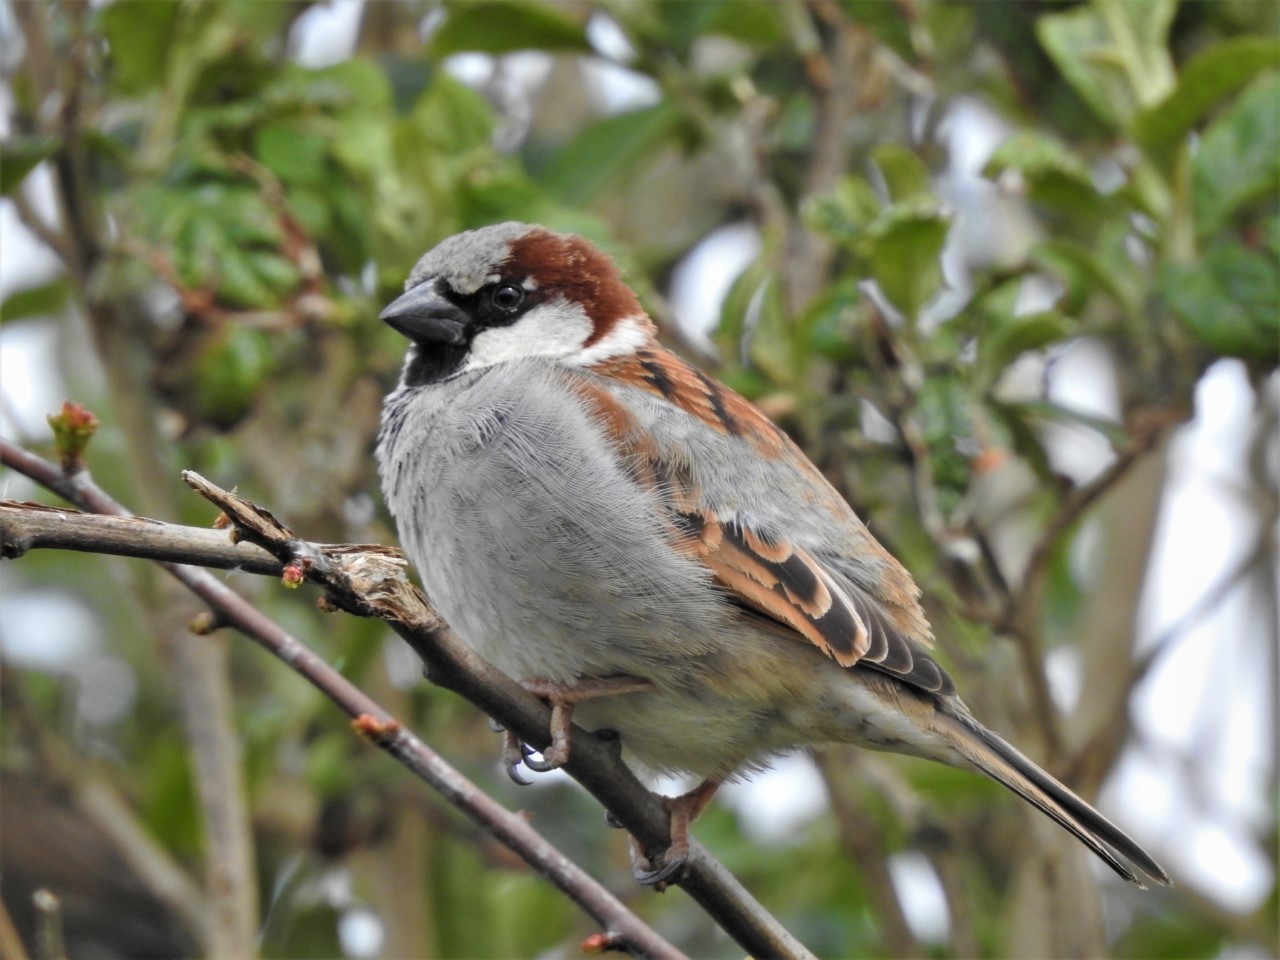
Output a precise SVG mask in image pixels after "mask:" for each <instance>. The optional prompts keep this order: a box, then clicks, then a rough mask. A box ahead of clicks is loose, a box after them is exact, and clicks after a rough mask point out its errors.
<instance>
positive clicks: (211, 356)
mask: <svg viewBox="0 0 1280 960" xmlns="http://www.w3.org/2000/svg"><path fill="white" fill-rule="evenodd" d="M274 367H275V361H274V359H273V356H272V351H271V340H270V338H269V337H268V336H267V335H266V334H265V333H263V332H262V331H261V330H254V329H252V328H249V327H242V326H238V325H235V324H228V325H227V326H226V327H224V328H223V329H222V330H220V331H219V332H218V334H217V335H216V337H215V338H214V339H213V340H212V341H211V342H210V343H209V344H208V345H207V346H206V347H205V349H204V351H203V353H202V354H201V355H200V359H199V361H197V363H196V369H195V386H196V391H195V399H196V405H197V408H198V409H199V412H200V415H201V417H202V418H204V419H206V420H208V421H209V422H211V423H213V424H214V425H216V426H220V427H224V428H226V427H231V426H234V425H235V424H236V423H238V422H239V421H240V419H241V418H243V417H244V415H245V414H246V413H247V412H248V411H249V408H250V407H251V406H252V405H253V401H254V399H255V398H256V397H257V395H258V392H259V391H260V390H261V389H262V388H263V386H265V384H266V381H267V378H268V377H269V376H270V374H271V371H272V370H273V369H274Z"/></svg>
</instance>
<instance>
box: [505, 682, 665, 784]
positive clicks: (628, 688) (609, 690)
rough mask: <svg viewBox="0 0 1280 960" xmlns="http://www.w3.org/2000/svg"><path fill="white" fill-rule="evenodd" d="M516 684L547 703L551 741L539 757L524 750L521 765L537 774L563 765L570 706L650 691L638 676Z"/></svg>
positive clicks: (567, 742) (649, 687) (566, 759)
mask: <svg viewBox="0 0 1280 960" xmlns="http://www.w3.org/2000/svg"><path fill="white" fill-rule="evenodd" d="M520 686H522V687H524V688H525V689H526V690H528V691H529V692H530V693H532V694H533V695H534V696H535V697H537V698H538V699H540V700H545V701H547V703H549V704H550V705H551V743H550V745H549V746H548V747H547V748H546V749H545V750H543V751H541V753H542V759H541V760H534V759H532V758H530V756H529V754H528V753H526V754H525V755H524V757H523V760H524V763H525V766H527V767H529V768H530V769H531V770H536V771H538V772H539V773H545V772H546V771H548V770H555V769H557V768H559V767H563V766H564V765H565V763H566V762H568V760H569V728H570V727H571V726H572V724H573V709H574V707H576V706H577V705H578V704H580V703H584V702H586V701H587V700H597V699H599V698H600V697H615V696H618V695H620V694H624V693H643V692H644V691H646V690H652V689H653V684H652V683H650V682H649V681H648V680H645V679H643V678H641V677H629V676H617V677H584V678H582V679H581V680H578V681H577V682H576V683H560V682H558V681H555V680H545V679H543V678H541V677H534V678H532V679H530V680H524V681H521V683H520Z"/></svg>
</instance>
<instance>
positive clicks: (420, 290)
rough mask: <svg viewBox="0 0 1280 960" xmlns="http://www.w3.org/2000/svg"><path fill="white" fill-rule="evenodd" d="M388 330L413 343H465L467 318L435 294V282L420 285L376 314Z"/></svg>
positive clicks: (447, 301)
mask: <svg viewBox="0 0 1280 960" xmlns="http://www.w3.org/2000/svg"><path fill="white" fill-rule="evenodd" d="M378 319H379V320H385V321H386V322H387V323H388V324H390V325H391V327H392V329H394V330H395V331H397V332H398V333H401V334H404V336H406V337H408V338H409V339H410V340H412V341H413V342H414V343H447V344H452V345H454V346H460V345H461V344H464V343H466V342H467V334H466V327H467V319H468V317H467V314H466V313H465V312H464V311H463V310H462V308H460V307H459V306H458V305H457V304H454V303H451V302H450V301H449V300H447V299H446V298H445V297H444V296H442V295H441V294H440V293H439V291H437V290H436V284H435V281H428V282H427V283H420V284H418V286H416V287H414V288H413V289H412V290H410V291H409V292H408V293H406V294H404V295H403V296H400V297H397V298H396V299H395V300H393V301H391V303H390V304H388V306H387V308H386V309H385V310H383V311H382V313H380V314H378Z"/></svg>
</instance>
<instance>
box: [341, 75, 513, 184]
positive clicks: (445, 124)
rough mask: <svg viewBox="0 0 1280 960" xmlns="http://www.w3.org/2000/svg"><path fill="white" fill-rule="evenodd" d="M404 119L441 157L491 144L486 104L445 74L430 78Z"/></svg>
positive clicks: (490, 114)
mask: <svg viewBox="0 0 1280 960" xmlns="http://www.w3.org/2000/svg"><path fill="white" fill-rule="evenodd" d="M406 119H407V121H408V125H409V126H410V127H412V128H413V131H414V132H415V133H416V135H417V136H418V137H421V139H422V142H423V143H425V144H429V145H430V146H432V147H434V148H435V149H436V150H437V151H439V152H442V153H449V154H461V153H464V152H466V151H469V150H473V149H476V148H484V149H488V148H489V146H490V145H491V144H492V142H493V110H492V108H491V107H490V106H489V102H488V101H487V100H485V98H484V95H483V94H481V93H478V92H477V91H475V90H472V89H471V88H470V87H468V86H467V85H466V84H465V83H462V82H461V81H459V80H455V79H454V78H453V77H451V76H449V75H448V74H447V73H439V74H437V75H436V76H435V77H434V78H432V81H431V83H430V84H429V85H428V86H427V89H426V90H424V91H423V92H422V96H421V97H419V98H418V102H417V103H416V104H414V107H413V111H412V112H411V113H410V114H409V116H408V117H407V118H406ZM349 147H350V149H351V150H352V151H358V150H360V149H361V145H360V144H350V145H349ZM416 162H417V163H419V164H421V163H422V162H423V158H422V157H418V158H416Z"/></svg>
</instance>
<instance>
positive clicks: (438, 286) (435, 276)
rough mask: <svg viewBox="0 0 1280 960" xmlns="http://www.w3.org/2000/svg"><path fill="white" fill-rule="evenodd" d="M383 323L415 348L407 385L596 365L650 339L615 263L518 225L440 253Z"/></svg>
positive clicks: (421, 265) (572, 240)
mask: <svg viewBox="0 0 1280 960" xmlns="http://www.w3.org/2000/svg"><path fill="white" fill-rule="evenodd" d="M381 319H382V320H385V321H386V322H387V323H388V324H390V325H391V326H392V327H394V328H395V329H396V330H397V331H399V332H400V333H402V334H404V335H405V336H406V337H408V338H409V340H411V341H412V343H413V346H412V347H411V348H410V358H409V363H408V364H407V366H406V368H405V380H406V383H408V384H409V385H417V384H421V383H430V382H435V381H440V380H445V379H448V378H449V377H452V376H455V375H457V374H459V373H465V372H468V371H471V370H479V369H482V368H484V367H489V366H493V365H494V364H499V363H504V362H507V361H511V360H518V359H522V358H525V357H535V356H538V357H552V358H555V359H559V360H562V361H564V362H566V363H571V364H575V365H589V364H592V363H597V362H599V361H601V360H606V359H609V358H611V357H616V356H619V355H621V354H625V353H630V352H632V351H634V350H636V349H638V348H639V347H641V346H643V345H644V344H646V343H648V342H649V341H650V340H651V339H652V337H653V323H652V321H650V319H649V317H648V316H647V315H646V314H645V312H644V309H643V308H642V307H641V306H640V301H639V300H637V299H636V295H635V293H634V292H632V290H631V288H630V287H628V286H627V285H626V284H625V283H624V282H623V280H622V277H621V275H620V274H619V272H618V268H617V266H616V265H615V264H614V262H613V261H612V260H611V259H610V258H609V257H607V256H606V255H605V254H603V253H601V252H600V251H599V250H597V249H596V248H595V247H594V246H592V245H591V244H590V243H588V242H587V241H586V240H583V239H582V238H581V237H576V236H572V235H568V234H561V233H554V232H552V231H551V230H548V229H546V228H545V227H539V226H535V225H531V224H527V223H515V222H508V223H499V224H495V225H494V226H490V227H483V228H481V229H479V230H468V231H467V232H465V233H459V234H457V235H455V236H452V237H450V238H449V239H447V240H445V241H443V242H441V243H440V244H439V245H438V246H436V247H434V248H433V249H432V250H430V251H429V252H428V253H427V254H426V255H425V256H424V257H423V258H422V259H421V260H419V261H418V263H417V265H416V266H415V267H414V268H413V271H412V272H411V273H410V274H409V279H408V281H407V282H406V283H405V293H404V294H403V295H402V296H401V297H399V298H398V299H396V300H395V301H394V302H392V303H391V304H390V305H389V306H388V307H387V308H386V309H385V310H383V311H382V314H381Z"/></svg>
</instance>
